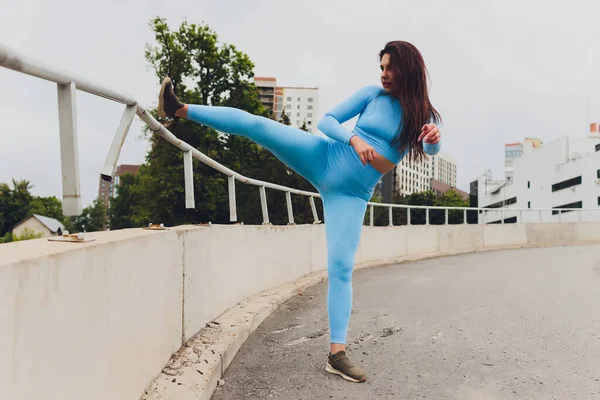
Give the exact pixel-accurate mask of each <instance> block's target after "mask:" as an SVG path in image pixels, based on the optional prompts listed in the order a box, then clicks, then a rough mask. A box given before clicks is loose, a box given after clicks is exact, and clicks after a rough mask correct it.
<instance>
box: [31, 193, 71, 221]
mask: <svg viewBox="0 0 600 400" xmlns="http://www.w3.org/2000/svg"><path fill="white" fill-rule="evenodd" d="M29 214H37V215H43V216H45V217H49V218H54V219H57V220H59V221H61V222H62V221H63V219H64V218H63V212H62V202H61V201H60V200H58V199H57V198H56V197H54V196H51V197H34V198H33V199H32V200H31V202H30V203H29Z"/></svg>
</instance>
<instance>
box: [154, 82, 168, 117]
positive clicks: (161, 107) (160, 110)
mask: <svg viewBox="0 0 600 400" xmlns="http://www.w3.org/2000/svg"><path fill="white" fill-rule="evenodd" d="M170 81H171V79H170V78H169V77H168V76H167V77H166V78H165V79H163V83H162V86H161V87H160V93H159V95H158V109H157V110H156V111H157V113H158V116H159V117H161V118H166V117H167V113H165V103H164V100H163V98H164V94H165V87H167V83H169V82H170Z"/></svg>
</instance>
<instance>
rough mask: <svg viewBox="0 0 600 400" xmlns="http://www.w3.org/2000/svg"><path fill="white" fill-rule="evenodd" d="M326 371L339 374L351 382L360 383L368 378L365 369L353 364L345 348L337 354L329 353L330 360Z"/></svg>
mask: <svg viewBox="0 0 600 400" xmlns="http://www.w3.org/2000/svg"><path fill="white" fill-rule="evenodd" d="M325 371H327V372H330V373H332V374H336V375H339V376H341V377H342V378H344V379H346V380H347V381H350V382H355V383H359V382H364V381H366V380H367V376H366V375H365V371H363V370H362V369H361V368H360V367H357V366H356V365H354V364H352V362H351V361H350V360H349V359H348V357H347V356H346V352H345V351H344V350H340V351H338V352H337V353H335V354H331V353H329V360H328V362H327V365H326V366H325Z"/></svg>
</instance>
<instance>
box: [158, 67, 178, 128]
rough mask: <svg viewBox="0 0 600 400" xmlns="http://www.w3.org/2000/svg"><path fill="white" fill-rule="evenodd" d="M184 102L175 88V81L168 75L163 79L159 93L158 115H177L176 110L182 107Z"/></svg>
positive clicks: (163, 116)
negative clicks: (180, 99)
mask: <svg viewBox="0 0 600 400" xmlns="http://www.w3.org/2000/svg"><path fill="white" fill-rule="evenodd" d="M183 106H184V104H183V103H182V102H181V101H179V99H178V98H177V96H176V95H175V91H174V90H173V82H172V81H171V78H169V77H168V76H167V77H166V78H165V79H164V80H163V83H162V86H161V87H160V94H159V95H158V110H157V111H158V116H159V117H161V118H165V117H171V118H174V117H175V112H176V111H177V110H179V109H180V108H182V107H183Z"/></svg>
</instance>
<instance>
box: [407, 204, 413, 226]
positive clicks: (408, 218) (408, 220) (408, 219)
mask: <svg viewBox="0 0 600 400" xmlns="http://www.w3.org/2000/svg"><path fill="white" fill-rule="evenodd" d="M406 225H412V222H411V220H410V207H408V208H407V209H406Z"/></svg>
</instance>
